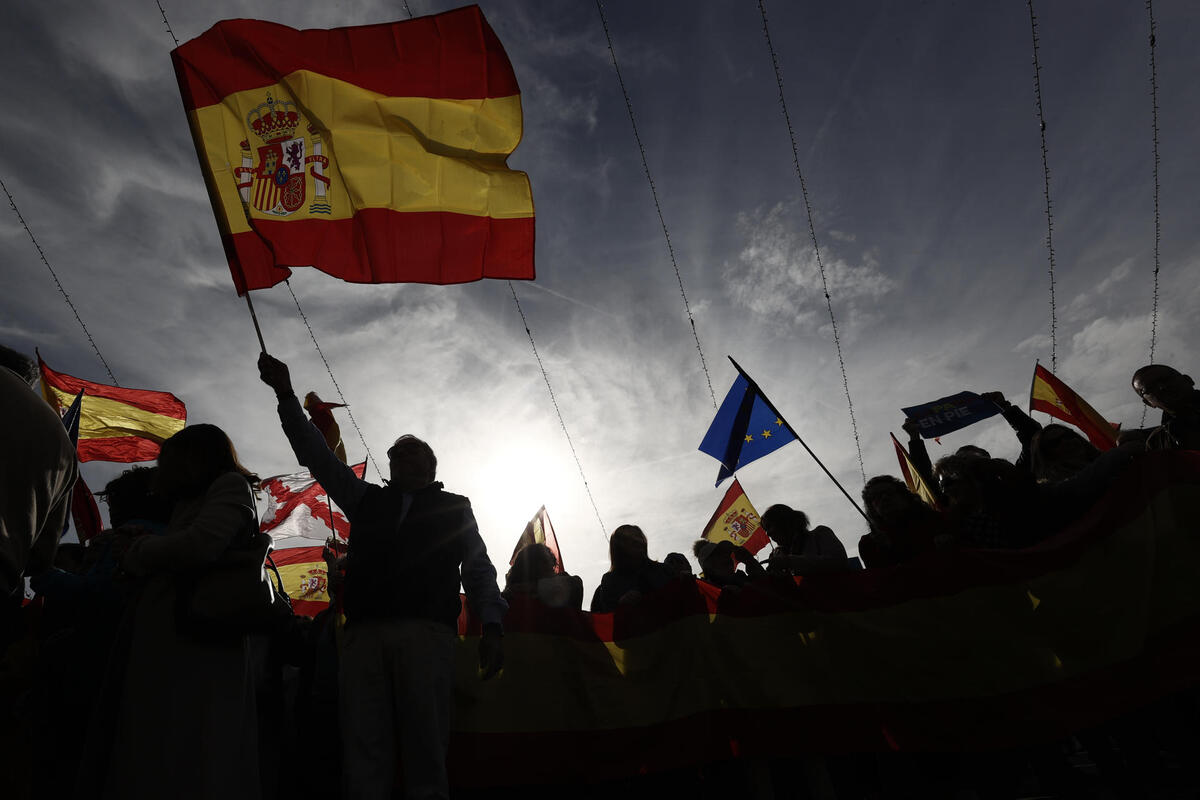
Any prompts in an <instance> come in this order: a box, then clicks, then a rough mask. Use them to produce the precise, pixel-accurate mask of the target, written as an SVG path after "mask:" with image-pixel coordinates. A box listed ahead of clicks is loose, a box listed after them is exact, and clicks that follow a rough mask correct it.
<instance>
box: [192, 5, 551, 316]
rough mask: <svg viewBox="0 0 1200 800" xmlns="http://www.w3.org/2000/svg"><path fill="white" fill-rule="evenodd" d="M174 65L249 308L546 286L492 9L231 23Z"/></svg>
mask: <svg viewBox="0 0 1200 800" xmlns="http://www.w3.org/2000/svg"><path fill="white" fill-rule="evenodd" d="M171 55H172V59H173V61H174V64H175V73H176V76H177V78H178V80H179V88H180V92H181V94H182V96H183V104H184V107H185V109H186V110H187V113H188V118H189V120H190V123H191V128H192V136H193V137H194V139H195V142H196V148H197V151H198V155H199V157H200V166H201V169H202V170H203V171H204V179H205V182H206V184H207V185H208V191H209V195H210V197H211V199H212V204H213V210H214V212H215V213H216V217H217V224H218V226H219V227H220V229H221V234H222V241H223V243H224V245H225V253H226V256H227V258H228V260H229V267H230V270H231V271H232V272H233V280H234V283H235V284H236V286H237V290H238V293H239V294H242V293H244V292H245V291H246V290H248V289H261V288H265V287H268V286H274V285H275V284H276V283H279V282H280V281H282V280H283V279H285V278H286V277H287V276H288V275H290V274H291V272H290V270H288V269H287V268H288V267H297V266H314V267H316V268H317V269H320V270H321V271H323V272H326V273H328V274H330V275H333V276H336V277H339V278H342V279H343V280H347V281H352V282H355V283H385V282H395V281H415V282H420V283H436V284H446V283H462V282H465V281H475V280H479V279H480V278H526V279H532V278H533V235H534V225H533V196H532V193H531V191H530V188H529V178H528V176H527V175H526V174H525V173H523V172H517V171H515V170H511V169H509V168H508V166H507V164H506V163H505V162H506V159H507V158H508V156H509V155H510V154H511V153H512V152H513V150H514V149H516V147H517V144H518V143H520V141H521V133H522V117H521V96H520V89H519V88H518V86H517V79H516V75H515V74H514V73H513V68H512V64H511V63H509V60H508V56H507V55H506V54H505V52H504V48H503V46H502V45H501V44H500V40H499V39H498V38H497V37H496V34H495V33H494V32H493V31H492V29H491V27H490V26H489V25H488V23H487V20H485V19H484V17H483V14H482V13H481V12H480V10H479V8H478V7H477V6H468V7H466V8H460V9H456V10H454V11H448V12H446V13H444V14H437V15H435V16H430V17H421V18H418V19H413V20H409V21H406V22H393V23H385V24H379V25H366V26H362V27H355V28H337V29H334V30H304V31H298V30H295V29H293V28H288V27H285V26H283V25H277V24H275V23H271V22H262V21H258V20H246V19H236V20H226V21H224V22H218V23H217V24H216V25H214V26H213V27H212V28H210V29H209V30H208V31H207V32H205V33H203V34H201V35H200V36H198V37H197V38H195V39H193V40H191V41H190V42H187V43H185V44H183V45H181V46H179V47H178V48H176V49H175V50H174V51H172V54H171Z"/></svg>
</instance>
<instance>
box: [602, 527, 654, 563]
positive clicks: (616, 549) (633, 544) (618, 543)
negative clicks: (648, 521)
mask: <svg viewBox="0 0 1200 800" xmlns="http://www.w3.org/2000/svg"><path fill="white" fill-rule="evenodd" d="M608 560H609V564H610V568H611V569H612V571H613V572H625V571H629V570H635V569H638V568H640V567H641V566H642V565H644V564H645V563H646V562H647V561H649V560H650V555H649V553H648V549H647V547H646V534H644V533H642V529H641V528H639V527H638V526H637V525H620V526H618V527H617V529H616V530H615V531H613V532H612V536H610V537H608Z"/></svg>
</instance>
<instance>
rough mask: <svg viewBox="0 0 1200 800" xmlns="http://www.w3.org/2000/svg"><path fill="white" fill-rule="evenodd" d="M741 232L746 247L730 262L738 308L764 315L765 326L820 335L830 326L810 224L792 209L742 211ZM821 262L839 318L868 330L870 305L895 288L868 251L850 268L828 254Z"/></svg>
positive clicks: (730, 289)
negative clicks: (734, 262) (818, 332)
mask: <svg viewBox="0 0 1200 800" xmlns="http://www.w3.org/2000/svg"><path fill="white" fill-rule="evenodd" d="M737 228H738V231H739V232H740V233H741V234H742V236H743V237H745V239H746V245H745V246H744V247H743V248H742V250H741V252H740V253H739V254H738V261H737V263H736V264H726V266H725V271H724V279H725V284H726V292H727V293H728V295H729V296H730V298H731V299H732V300H733V302H734V303H735V304H737V305H739V306H742V307H744V308H746V309H747V310H749V311H751V312H753V313H754V314H756V315H758V316H760V317H764V318H765V319H764V320H762V321H763V322H765V323H767V324H775V325H783V326H786V327H791V328H797V329H809V330H812V329H816V330H818V331H820V330H821V329H822V328H823V327H824V326H827V325H828V310H827V309H826V307H825V297H824V291H823V290H822V286H821V268H820V265H819V264H818V263H817V258H816V255H815V253H814V251H813V249H812V246H811V243H810V237H809V234H808V230H807V222H805V221H803V220H801V219H799V217H798V215H797V209H796V207H795V206H794V204H793V205H785V204H783V203H779V204H777V205H775V206H774V207H773V208H771V209H770V210H769V211H767V212H765V213H764V212H763V211H761V210H758V211H754V212H749V213H745V212H744V213H741V214H739V215H738V217H737ZM822 263H823V264H824V268H825V278H826V282H827V284H828V287H829V294H830V296H831V297H832V299H833V303H834V311H835V314H840V315H841V316H843V317H845V318H847V319H851V318H852V319H853V320H854V325H853V327H854V328H855V329H861V328H862V327H865V325H866V324H868V323H869V322H870V321H871V320H873V319H874V318H875V317H874V314H872V313H869V312H870V308H871V306H873V304H875V303H876V302H877V301H879V300H880V299H882V298H883V297H885V296H887V295H888V294H889V293H890V292H892V291H894V290H895V289H896V283H895V281H893V280H892V279H891V278H889V277H887V276H886V275H884V274H883V272H881V271H880V270H879V268H878V266H879V265H878V263H877V262H876V261H875V258H874V256H873V255H872V254H871V253H870V252H869V251H868V253H867V254H865V255H864V258H863V261H862V263H860V264H857V265H855V264H850V263H847V262H846V261H844V260H843V259H841V258H839V257H837V256H836V255H834V254H833V253H832V252H831V251H830V250H828V249H827V250H825V251H823V252H822Z"/></svg>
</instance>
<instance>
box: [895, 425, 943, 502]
mask: <svg viewBox="0 0 1200 800" xmlns="http://www.w3.org/2000/svg"><path fill="white" fill-rule="evenodd" d="M888 435H889V436H891V437H892V444H893V445H895V447H896V459H897V460H898V461H899V462H900V473H901V474H902V475H904V482H905V483H906V484H907V485H908V490H909V491H910V492H912V493H913V494H915V495H916V496H917V497H919V498H921V499H922V500H924V501H925V502H926V503H927V504H928V505H930V506H932V507H934V508H937V507H938V502H937V498H936V497H934V494H933V490H932V489H930V488H929V484H927V483H926V482H925V478H924V477H923V476H922V475H921V472H920V470H918V469H917V468H916V466H915V465H914V464H913V463H912V459H911V458H910V457H909V455H908V451H907V450H905V449H904V445H902V444H900V442H898V441H897V440H896V434H894V433H890V434H888Z"/></svg>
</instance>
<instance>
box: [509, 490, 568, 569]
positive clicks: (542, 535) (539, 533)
mask: <svg viewBox="0 0 1200 800" xmlns="http://www.w3.org/2000/svg"><path fill="white" fill-rule="evenodd" d="M531 544H544V545H546V547H549V548H550V552H551V553H554V571H555V573H557V574H560V575H561V574H562V573H564V572H566V569H565V568H564V567H563V562H562V552H561V551H560V550H559V549H558V537H556V536H555V535H554V526H553V525H551V524H550V515H549V514H547V513H546V507H545V506H542V507H541V508H539V509H538V512H537V513H536V514H534V515H533V519H531V520H529V523H528V524H527V525H526V526H525V530H524V531H522V533H521V538H520V539H517V546H516V547H514V548H513V551H512V558H510V559H509V560H508V565H509V566H510V567H511V566H512V565H513V562H515V561H516V560H517V553H519V552H521V551H522V550H524V549H525V548H526V547H528V546H529V545H531Z"/></svg>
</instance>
